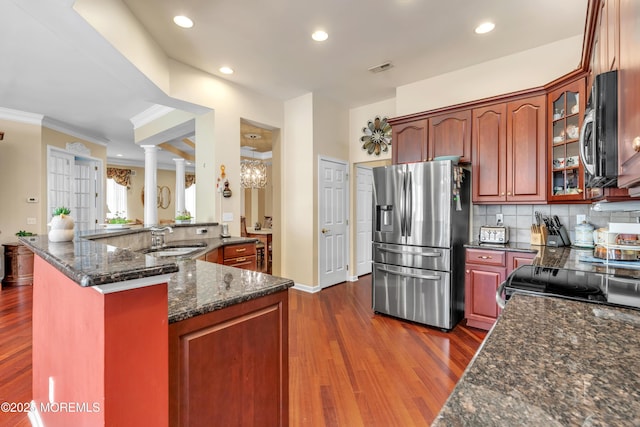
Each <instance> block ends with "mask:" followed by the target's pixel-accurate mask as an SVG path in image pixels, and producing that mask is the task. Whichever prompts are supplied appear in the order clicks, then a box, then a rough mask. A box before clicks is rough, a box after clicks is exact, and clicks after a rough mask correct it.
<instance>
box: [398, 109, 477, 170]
mask: <svg viewBox="0 0 640 427" xmlns="http://www.w3.org/2000/svg"><path fill="white" fill-rule="evenodd" d="M390 123H391V126H392V128H393V144H392V147H393V152H392V156H391V157H392V161H393V163H394V164H397V163H413V162H424V161H429V160H433V159H434V158H436V157H439V156H460V162H461V163H470V162H471V110H461V111H452V112H450V113H447V114H441V115H437V116H432V117H429V118H426V117H425V118H420V119H415V120H411V121H403V122H400V123H397V122H395V123H394V122H393V121H390Z"/></svg>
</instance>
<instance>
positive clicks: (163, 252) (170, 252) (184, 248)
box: [141, 243, 207, 257]
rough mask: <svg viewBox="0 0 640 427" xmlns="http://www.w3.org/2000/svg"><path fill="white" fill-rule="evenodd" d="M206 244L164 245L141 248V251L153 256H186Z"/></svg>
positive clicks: (199, 249)
mask: <svg viewBox="0 0 640 427" xmlns="http://www.w3.org/2000/svg"><path fill="white" fill-rule="evenodd" d="M206 246H207V244H206V243H192V244H188V245H166V246H163V247H161V248H154V249H143V250H142V251H141V252H142V253H143V254H145V255H151V256H155V257H171V256H186V255H190V254H192V253H194V252H198V251H201V250H202V249H203V248H205V247H206Z"/></svg>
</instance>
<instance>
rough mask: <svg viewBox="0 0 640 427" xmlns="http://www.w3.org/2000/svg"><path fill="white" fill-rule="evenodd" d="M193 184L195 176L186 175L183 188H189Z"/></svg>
mask: <svg viewBox="0 0 640 427" xmlns="http://www.w3.org/2000/svg"><path fill="white" fill-rule="evenodd" d="M195 183H196V176H195V175H193V174H190V173H188V174H186V175H185V176H184V188H189V187H191V186H192V185H193V184H195Z"/></svg>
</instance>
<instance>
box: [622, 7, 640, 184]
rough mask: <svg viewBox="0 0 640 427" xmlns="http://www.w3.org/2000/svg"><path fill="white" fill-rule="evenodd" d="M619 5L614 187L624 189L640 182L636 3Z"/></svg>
mask: <svg viewBox="0 0 640 427" xmlns="http://www.w3.org/2000/svg"><path fill="white" fill-rule="evenodd" d="M619 7H620V9H619V14H620V15H619V16H620V69H619V71H618V168H619V171H618V172H619V174H618V186H619V187H625V188H626V187H635V186H638V185H640V92H639V91H638V88H640V38H639V37H638V31H639V30H638V29H640V2H639V1H637V0H620V3H619ZM634 190H635V189H634ZM638 191H640V190H638ZM630 192H635V191H633V190H630Z"/></svg>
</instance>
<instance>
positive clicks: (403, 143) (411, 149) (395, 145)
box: [389, 119, 428, 164]
mask: <svg viewBox="0 0 640 427" xmlns="http://www.w3.org/2000/svg"><path fill="white" fill-rule="evenodd" d="M389 123H390V124H391V129H392V134H391V135H392V136H391V138H392V141H393V142H392V144H391V147H392V148H391V161H392V162H393V164H398V163H413V162H422V161H426V160H428V153H427V141H428V139H427V134H428V120H427V119H422V120H415V121H411V122H406V123H398V124H396V123H393V121H391V120H390V121H389Z"/></svg>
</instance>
